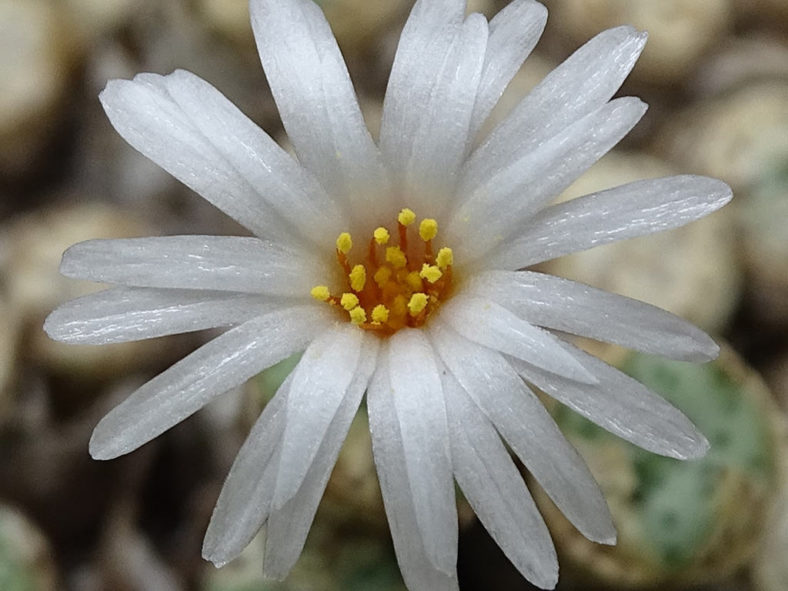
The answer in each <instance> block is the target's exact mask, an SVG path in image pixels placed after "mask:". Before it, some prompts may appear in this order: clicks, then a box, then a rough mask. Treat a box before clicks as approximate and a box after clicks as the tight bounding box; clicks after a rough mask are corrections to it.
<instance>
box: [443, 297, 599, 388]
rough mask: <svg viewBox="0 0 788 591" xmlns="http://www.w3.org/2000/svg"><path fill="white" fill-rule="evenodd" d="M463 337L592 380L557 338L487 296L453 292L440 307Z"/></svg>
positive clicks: (569, 375) (577, 378)
mask: <svg viewBox="0 0 788 591" xmlns="http://www.w3.org/2000/svg"><path fill="white" fill-rule="evenodd" d="M436 321H439V322H445V323H446V324H448V325H449V326H451V327H452V328H453V329H454V330H456V331H457V332H458V333H460V334H461V335H462V336H464V337H465V338H467V339H470V340H472V341H474V342H476V343H479V344H481V345H484V346H485V347H490V348H491V349H494V350H496V351H502V352H503V353H508V354H509V355H513V356H515V357H517V358H518V359H524V360H526V361H528V362H530V363H533V364H534V365H536V366H538V367H541V368H542V369H545V370H547V371H549V372H552V373H554V374H556V375H561V376H565V377H567V378H569V379H572V380H575V381H578V382H583V383H589V384H590V383H594V382H595V381H596V378H594V376H593V375H592V374H591V373H589V371H588V370H587V369H586V368H584V367H583V365H582V364H581V363H580V362H579V361H578V360H577V359H575V357H573V356H572V355H569V354H568V353H567V351H566V349H564V347H562V346H561V341H560V340H559V339H558V338H557V337H555V336H553V335H552V334H550V333H549V332H547V331H546V330H542V329H541V328H537V327H535V326H533V325H531V324H529V323H528V322H526V321H524V320H521V319H520V318H518V317H517V316H515V315H514V314H512V313H511V312H510V311H509V310H507V309H505V308H502V307H501V306H499V305H498V304H496V303H495V302H492V301H490V300H489V299H482V298H478V297H473V296H467V295H456V296H454V297H453V298H452V299H451V300H449V301H448V302H446V303H445V304H444V305H443V306H442V307H441V309H440V317H439V319H436Z"/></svg>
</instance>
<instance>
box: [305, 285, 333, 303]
mask: <svg viewBox="0 0 788 591" xmlns="http://www.w3.org/2000/svg"><path fill="white" fill-rule="evenodd" d="M309 293H310V295H311V296H312V297H313V298H315V299H316V300H318V301H320V302H327V301H328V299H329V298H330V297H331V292H330V291H329V290H328V287H326V286H325V285H315V286H314V287H313V288H312V290H311V291H310V292H309Z"/></svg>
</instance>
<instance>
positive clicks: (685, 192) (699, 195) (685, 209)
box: [486, 175, 733, 269]
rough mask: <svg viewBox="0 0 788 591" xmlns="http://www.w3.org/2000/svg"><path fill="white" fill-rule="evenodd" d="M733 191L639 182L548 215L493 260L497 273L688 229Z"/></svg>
mask: <svg viewBox="0 0 788 591" xmlns="http://www.w3.org/2000/svg"><path fill="white" fill-rule="evenodd" d="M732 196H733V194H732V192H731V189H730V187H728V185H726V184H725V183H723V182H722V181H718V180H717V179H711V178H707V177H702V176H693V175H682V176H674V177H666V178H660V179H648V180H644V181H637V182H634V183H629V184H627V185H622V186H620V187H615V188H613V189H608V190H606V191H601V192H599V193H593V194H591V195H586V196H585V197H578V198H577V199H573V200H571V201H567V202H565V203H559V204H557V205H553V206H551V207H548V208H546V209H544V210H543V211H541V212H539V213H538V214H536V215H535V216H534V217H533V218H532V219H530V220H528V221H527V222H526V223H525V224H524V225H523V226H522V227H521V228H520V231H519V232H518V234H517V237H516V238H515V239H513V240H512V241H511V242H509V243H507V244H506V245H504V246H502V247H501V248H500V249H499V250H498V251H497V252H495V253H492V254H490V255H489V256H488V257H487V259H486V264H487V265H488V268H489V267H492V268H505V269H517V268H522V267H527V266H529V265H533V264H535V263H538V262H542V261H546V260H548V259H553V258H556V257H559V256H563V255H565V254H570V253H573V252H578V251H581V250H586V249H589V248H593V247H594V246H600V245H602V244H607V243H608V242H613V241H615V240H625V239H627V238H634V237H636V236H643V235H645V234H652V233H654V232H661V231H663V230H669V229H671V228H676V227H679V226H683V225H684V224H688V223H689V222H692V221H695V220H697V219H699V218H702V217H703V216H705V215H708V214H710V213H711V212H713V211H716V210H718V209H719V208H720V207H722V206H723V205H725V204H726V203H728V201H730V200H731V197H732Z"/></svg>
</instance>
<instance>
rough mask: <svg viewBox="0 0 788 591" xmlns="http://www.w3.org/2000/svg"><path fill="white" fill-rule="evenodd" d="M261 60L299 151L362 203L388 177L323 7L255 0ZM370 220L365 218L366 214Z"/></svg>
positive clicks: (319, 173)
mask: <svg viewBox="0 0 788 591" xmlns="http://www.w3.org/2000/svg"><path fill="white" fill-rule="evenodd" d="M249 8H250V13H251V17H252V28H253V30H254V35H255V39H256V41H257V49H258V51H259V54H260V60H261V62H262V64H263V69H264V70H265V75H266V78H268V83H269V85H270V86H271V92H272V93H273V95H274V99H275V100H276V104H277V107H278V108H279V113H280V115H281V116H282V122H283V123H284V126H285V129H286V130H287V135H288V136H289V138H290V140H291V141H292V142H293V147H294V148H295V151H296V153H297V154H298V159H299V160H300V161H301V163H302V164H303V165H304V166H305V167H307V168H308V169H309V170H310V171H312V173H313V174H314V175H315V176H316V177H317V178H318V180H319V181H320V182H321V184H322V185H323V187H325V189H326V190H327V191H328V192H329V194H331V195H333V196H335V197H337V198H339V199H341V200H342V201H344V202H345V203H347V204H349V205H351V206H352V209H347V211H349V212H351V211H352V212H353V213H354V214H358V215H367V209H368V208H364V209H363V210H361V209H359V208H362V207H363V206H364V205H365V204H366V201H367V199H368V195H367V191H368V190H370V189H371V188H373V187H374V188H375V189H377V190H380V188H381V187H383V185H384V184H385V177H384V170H383V165H382V163H381V161H380V155H379V153H378V149H377V147H376V146H375V144H374V142H373V141H372V138H371V136H370V134H369V131H368V130H367V128H366V125H365V123H364V119H363V118H362V116H361V110H360V109H359V106H358V101H357V99H356V95H355V92H354V90H353V85H352V84H351V82H350V77H349V76H348V72H347V68H346V67H345V62H344V61H343V59H342V55H341V54H340V52H339V48H338V47H337V44H336V41H335V40H334V36H333V34H332V33H331V29H330V28H329V26H328V23H327V22H326V19H325V17H324V16H323V13H322V12H321V10H320V8H319V7H318V6H317V5H316V4H315V3H314V2H312V1H311V0H253V1H252V2H250V5H249ZM362 221H368V220H365V218H362Z"/></svg>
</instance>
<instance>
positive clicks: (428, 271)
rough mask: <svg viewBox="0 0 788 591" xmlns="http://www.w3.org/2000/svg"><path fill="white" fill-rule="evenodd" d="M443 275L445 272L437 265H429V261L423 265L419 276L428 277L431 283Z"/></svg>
mask: <svg viewBox="0 0 788 591" xmlns="http://www.w3.org/2000/svg"><path fill="white" fill-rule="evenodd" d="M442 276H443V273H442V272H441V270H440V269H439V268H438V267H436V266H435V265H428V264H427V263H424V264H423V265H422V266H421V271H419V277H421V278H422V279H426V280H427V281H429V282H430V283H435V282H436V281H437V280H438V279H440V278H441V277H442Z"/></svg>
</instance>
